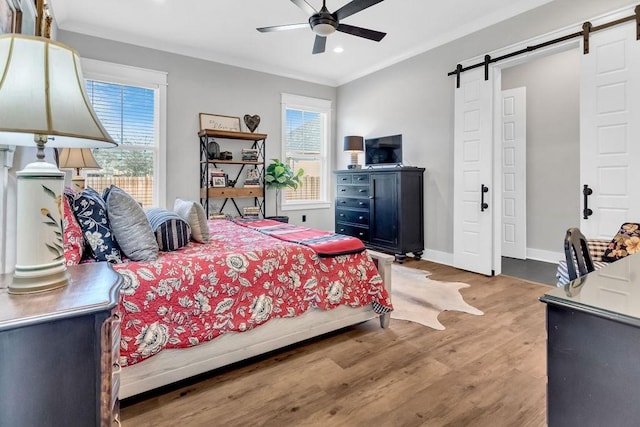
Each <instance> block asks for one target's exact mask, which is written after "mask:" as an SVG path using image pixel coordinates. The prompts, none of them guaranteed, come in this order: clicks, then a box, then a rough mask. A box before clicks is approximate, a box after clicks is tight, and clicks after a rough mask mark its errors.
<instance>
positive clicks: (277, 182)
mask: <svg viewBox="0 0 640 427" xmlns="http://www.w3.org/2000/svg"><path fill="white" fill-rule="evenodd" d="M272 160H273V161H272V163H271V164H269V166H267V170H266V171H265V174H264V183H265V186H266V187H267V188H274V189H275V190H276V216H275V217H269V218H271V219H275V220H276V221H280V222H289V217H288V216H279V215H278V199H279V198H280V190H281V189H283V188H284V189H286V188H291V189H293V190H295V189H297V188H298V186H301V185H302V180H301V178H302V175H303V174H304V170H303V169H298V172H294V171H293V170H292V169H291V167H290V166H289V165H288V164H286V163H282V162H281V161H280V159H272Z"/></svg>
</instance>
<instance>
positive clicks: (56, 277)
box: [8, 266, 69, 295]
mask: <svg viewBox="0 0 640 427" xmlns="http://www.w3.org/2000/svg"><path fill="white" fill-rule="evenodd" d="M24 273H25V271H24V270H22V271H19V270H18V267H17V266H16V273H15V274H14V276H13V281H12V282H11V285H9V289H8V292H9V293H10V294H17V295H20V294H32V293H36V292H44V291H50V290H52V289H57V288H62V287H63V286H66V285H67V284H68V283H69V272H68V271H67V269H66V268H65V269H64V270H62V271H54V272H53V273H52V272H47V275H46V276H42V275H41V274H43V272H42V271H40V272H38V276H37V277H29V276H24V277H21V276H20V275H21V274H24Z"/></svg>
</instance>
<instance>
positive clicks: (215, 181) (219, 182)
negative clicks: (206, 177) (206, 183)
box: [211, 176, 227, 187]
mask: <svg viewBox="0 0 640 427" xmlns="http://www.w3.org/2000/svg"><path fill="white" fill-rule="evenodd" d="M211 186H213V187H226V186H227V180H226V179H225V178H224V176H214V177H211Z"/></svg>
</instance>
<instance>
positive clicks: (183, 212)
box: [173, 199, 209, 243]
mask: <svg viewBox="0 0 640 427" xmlns="http://www.w3.org/2000/svg"><path fill="white" fill-rule="evenodd" d="M173 211H174V212H175V213H177V214H178V215H179V216H180V218H182V219H184V220H185V221H187V223H188V224H189V226H190V227H191V238H192V239H193V240H195V241H196V242H200V243H206V242H208V241H209V224H208V223H207V214H206V213H205V212H204V208H203V207H202V205H201V204H200V203H198V202H194V201H190V200H182V199H176V201H175V203H174V204H173Z"/></svg>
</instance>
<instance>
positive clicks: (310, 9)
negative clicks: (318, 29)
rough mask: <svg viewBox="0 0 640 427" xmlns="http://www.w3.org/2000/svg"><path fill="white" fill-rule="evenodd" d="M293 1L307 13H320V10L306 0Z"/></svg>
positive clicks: (292, 1) (292, 0)
mask: <svg viewBox="0 0 640 427" xmlns="http://www.w3.org/2000/svg"><path fill="white" fill-rule="evenodd" d="M291 3H293V4H295V5H296V6H298V7H299V8H300V9H302V10H304V13H306V14H307V15H313V14H314V13H318V11H317V10H315V9H314V8H313V6H311V5H310V4H309V3H307V2H306V1H305V0H291Z"/></svg>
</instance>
